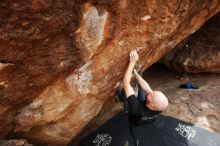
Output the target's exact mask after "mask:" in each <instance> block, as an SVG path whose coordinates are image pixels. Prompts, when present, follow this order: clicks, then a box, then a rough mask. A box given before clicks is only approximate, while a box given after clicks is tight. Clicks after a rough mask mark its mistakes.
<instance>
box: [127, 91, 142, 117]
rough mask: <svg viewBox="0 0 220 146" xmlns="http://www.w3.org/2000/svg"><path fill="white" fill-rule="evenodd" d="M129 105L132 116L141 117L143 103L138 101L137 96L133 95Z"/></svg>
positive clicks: (128, 99)
mask: <svg viewBox="0 0 220 146" xmlns="http://www.w3.org/2000/svg"><path fill="white" fill-rule="evenodd" d="M127 101H128V104H129V109H130V114H131V115H136V116H140V115H141V111H140V108H141V103H140V101H138V100H137V98H136V97H135V95H134V94H133V95H131V96H129V97H128V98H127Z"/></svg>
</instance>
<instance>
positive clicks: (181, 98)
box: [71, 63, 220, 146]
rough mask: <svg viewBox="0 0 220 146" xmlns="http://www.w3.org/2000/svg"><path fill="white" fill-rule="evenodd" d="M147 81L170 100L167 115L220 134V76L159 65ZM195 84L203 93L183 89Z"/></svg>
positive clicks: (104, 116) (108, 112) (110, 109)
mask: <svg viewBox="0 0 220 146" xmlns="http://www.w3.org/2000/svg"><path fill="white" fill-rule="evenodd" d="M144 78H145V79H146V81H147V82H148V83H149V84H150V86H151V87H152V89H153V90H160V91H162V92H164V93H165V94H166V95H167V97H168V100H169V107H168V109H167V110H166V111H165V112H163V114H164V115H169V116H172V117H175V118H178V119H181V120H184V121H188V122H191V123H193V124H195V125H197V126H198V127H201V128H204V129H207V130H209V131H213V132H215V133H219V134H220V112H219V111H220V74H211V73H198V74H189V73H187V74H183V73H176V72H174V71H172V70H170V69H168V68H166V67H165V66H164V65H161V64H159V63H157V64H154V65H152V66H151V67H150V68H148V69H147V71H145V72H144ZM186 82H192V83H194V84H196V85H197V86H198V87H199V89H182V88H179V85H180V84H183V83H186ZM120 110H122V104H121V103H120V102H119V101H117V100H114V101H112V102H111V103H108V104H107V105H106V106H105V109H103V111H102V112H101V113H100V114H99V115H98V117H97V118H96V119H94V121H92V122H91V123H90V124H89V125H88V126H87V127H86V128H85V130H84V131H83V132H82V133H81V134H80V135H79V137H77V138H76V139H75V140H73V141H72V143H71V146H78V145H79V141H80V139H82V138H83V137H85V136H86V135H88V134H89V133H91V132H92V131H94V130H95V129H97V128H98V127H99V126H101V125H102V124H103V123H105V122H106V121H107V120H109V119H110V118H111V117H112V116H114V115H115V114H116V113H117V112H118V111H120Z"/></svg>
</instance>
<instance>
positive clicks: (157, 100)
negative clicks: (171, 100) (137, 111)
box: [147, 91, 168, 111]
mask: <svg viewBox="0 0 220 146" xmlns="http://www.w3.org/2000/svg"><path fill="white" fill-rule="evenodd" d="M148 101H149V102H150V103H149V104H148V105H147V106H148V107H149V106H150V108H151V109H154V110H157V111H164V110H165V109H166V108H167V106H168V99H167V97H166V96H165V95H164V94H163V93H162V92H160V91H153V92H151V93H150V94H149V95H148Z"/></svg>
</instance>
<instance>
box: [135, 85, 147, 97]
mask: <svg viewBox="0 0 220 146" xmlns="http://www.w3.org/2000/svg"><path fill="white" fill-rule="evenodd" d="M145 95H146V92H145V91H144V90H143V89H142V88H141V86H140V85H138V97H137V99H138V100H139V101H145Z"/></svg>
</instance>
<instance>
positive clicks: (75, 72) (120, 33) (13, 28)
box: [0, 0, 220, 145]
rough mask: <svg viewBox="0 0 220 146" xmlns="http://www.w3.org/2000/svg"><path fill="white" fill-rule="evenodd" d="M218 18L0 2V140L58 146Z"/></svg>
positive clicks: (208, 12) (68, 2)
mask: <svg viewBox="0 0 220 146" xmlns="http://www.w3.org/2000/svg"><path fill="white" fill-rule="evenodd" d="M219 10H220V4H219V1H218V0H212V1H206V0H202V1H189V0H185V1H181V0H173V1H165V0H161V1H153V0H137V1H131V0H120V1H109V0H102V1H99V0H97V1H94V0H93V1H80V0H74V1H73V0H63V1H52V0H41V1H40V0H31V1H28V0H22V1H19V2H17V1H7V2H6V1H2V2H0V62H1V63H0V137H1V138H4V137H5V136H6V135H8V134H16V135H18V136H20V137H22V136H25V137H26V138H27V139H29V140H33V141H35V142H41V143H47V144H51V145H65V144H66V143H68V142H69V141H70V140H71V139H72V138H74V137H75V136H76V135H77V134H79V133H80V131H81V130H82V129H83V128H84V127H85V125H86V124H88V123H89V121H91V120H92V119H93V118H94V117H95V116H96V115H97V114H98V113H99V111H100V110H101V108H102V106H103V104H104V103H105V102H106V101H109V99H110V98H111V97H113V96H114V95H115V90H114V88H115V87H117V85H118V84H119V82H120V81H121V79H122V77H123V74H124V71H125V69H126V66H127V63H128V53H129V52H130V51H131V50H132V49H134V48H136V49H137V50H138V53H139V55H140V61H139V62H138V67H139V69H140V70H145V69H146V68H147V67H148V66H150V65H151V64H153V63H154V62H156V61H157V60H159V59H160V58H161V56H163V55H164V54H166V53H167V52H168V51H169V50H171V49H172V48H173V47H174V46H175V45H177V43H179V42H180V41H181V40H183V39H184V38H185V37H187V36H188V35H190V34H191V33H193V32H195V31H196V30H197V29H198V28H199V27H200V26H201V25H202V24H203V23H204V22H205V21H206V20H207V19H208V18H210V17H211V16H213V15H214V14H216V13H217V12H218V11H219Z"/></svg>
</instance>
